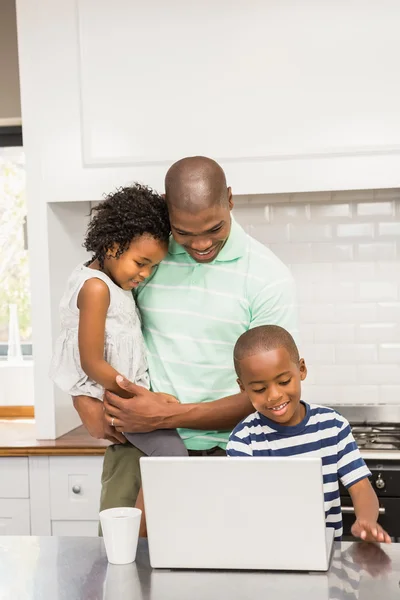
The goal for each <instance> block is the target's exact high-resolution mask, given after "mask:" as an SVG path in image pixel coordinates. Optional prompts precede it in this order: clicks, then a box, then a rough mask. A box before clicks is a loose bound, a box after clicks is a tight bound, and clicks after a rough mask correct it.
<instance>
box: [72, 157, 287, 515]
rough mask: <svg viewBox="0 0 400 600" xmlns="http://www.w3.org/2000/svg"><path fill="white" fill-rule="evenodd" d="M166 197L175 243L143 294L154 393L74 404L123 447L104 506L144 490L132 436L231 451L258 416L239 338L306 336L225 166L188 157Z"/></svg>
mask: <svg viewBox="0 0 400 600" xmlns="http://www.w3.org/2000/svg"><path fill="white" fill-rule="evenodd" d="M165 191H166V201H167V203H168V209H169V214H170V221H171V230H172V236H173V239H171V242H170V247H169V253H168V255H167V257H166V259H165V260H164V261H163V262H162V263H161V265H160V266H159V267H158V269H157V271H156V273H155V274H154V276H153V277H152V278H150V279H149V280H148V282H147V283H146V284H145V285H144V286H143V288H142V289H141V290H140V291H139V292H138V295H137V302H138V305H139V308H140V311H141V314H142V319H143V333H144V337H145V341H146V346H147V351H148V361H149V372H150V379H151V385H152V390H153V391H149V390H146V389H144V388H141V387H138V386H135V385H133V384H131V383H130V382H126V381H125V380H124V381H123V382H122V383H120V385H121V387H123V388H124V389H125V390H127V391H130V392H131V393H132V398H130V399H128V400H126V399H122V398H119V397H118V396H115V395H114V394H112V393H109V392H107V393H106V398H105V401H104V409H105V413H103V411H102V408H103V407H102V406H101V404H96V403H97V401H94V400H93V399H90V398H86V397H78V398H75V400H74V405H75V407H76V409H77V410H78V412H79V414H80V416H81V419H82V422H83V423H84V425H85V426H86V427H87V429H88V430H89V432H90V433H91V434H92V435H94V436H95V437H106V438H107V439H111V441H113V442H116V443H115V445H112V446H110V447H109V448H107V451H106V454H105V458H104V468H103V476H102V497H101V509H102V510H103V509H105V508H110V507H114V506H122V505H123V506H133V505H134V504H135V500H136V496H137V493H138V490H139V487H140V470H139V458H140V456H142V454H141V453H140V452H139V450H137V449H136V448H135V447H133V446H131V445H129V444H123V442H125V440H124V438H123V436H122V434H121V432H122V431H137V432H146V431H153V430H155V429H163V428H164V429H174V428H177V429H178V430H179V432H180V434H181V436H182V438H183V440H184V443H185V445H186V447H187V448H188V449H189V454H201V455H218V454H225V447H226V443H227V440H228V435H229V432H230V431H231V430H232V429H233V428H234V427H235V426H236V425H237V423H239V421H240V420H241V419H243V418H244V417H245V416H247V415H248V414H250V412H251V411H252V410H253V409H252V405H251V404H250V402H249V400H248V399H247V397H246V395H245V394H243V393H237V391H238V386H237V383H236V378H235V372H234V367H233V347H234V345H235V343H236V340H237V339H238V338H239V336H240V335H241V334H242V333H243V332H244V331H247V330H248V329H249V328H252V327H256V326H258V325H265V324H276V325H280V326H281V327H284V328H285V329H287V330H289V331H290V332H291V333H292V335H293V336H294V337H296V336H297V323H296V301H295V289H294V282H293V279H292V277H291V275H290V272H289V270H288V269H287V268H286V267H285V265H283V263H282V262H281V261H280V260H279V259H278V258H277V257H276V256H275V255H274V254H273V253H272V252H271V251H270V250H269V249H268V248H266V247H265V246H263V245H262V244H260V243H259V242H257V241H256V240H254V239H253V238H251V237H250V236H249V235H247V234H246V233H245V232H244V231H243V229H242V228H241V227H240V226H239V225H238V224H237V223H236V222H235V221H234V220H233V219H232V218H231V210H232V208H233V202H232V191H231V188H229V187H227V184H226V179H225V174H224V172H223V170H222V168H221V167H220V166H219V165H218V164H217V163H216V162H215V161H213V160H211V159H209V158H205V157H191V158H184V159H182V160H180V161H178V162H177V163H175V164H174V165H172V167H171V168H170V169H169V171H168V173H167V175H166V179H165ZM159 391H162V392H165V393H168V394H173V395H174V396H176V397H177V398H178V399H179V401H180V403H179V404H175V403H168V402H166V400H165V399H163V398H160V397H159V396H158V395H156V394H154V392H159ZM118 442H122V444H118Z"/></svg>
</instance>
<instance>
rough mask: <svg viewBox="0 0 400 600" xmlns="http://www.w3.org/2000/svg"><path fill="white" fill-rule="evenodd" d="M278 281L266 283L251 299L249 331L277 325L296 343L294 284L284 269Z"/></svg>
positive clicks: (296, 325) (287, 271)
mask: <svg viewBox="0 0 400 600" xmlns="http://www.w3.org/2000/svg"><path fill="white" fill-rule="evenodd" d="M278 277H279V278H278V280H277V281H273V282H272V283H271V282H269V283H267V284H266V285H265V286H264V287H263V288H262V289H261V290H260V291H259V292H258V293H257V295H256V296H255V297H254V298H253V299H252V301H251V305H250V310H251V321H250V329H253V328H254V327H259V326H260V325H279V327H283V328H284V329H286V330H287V331H288V332H289V333H290V334H291V335H292V336H293V337H294V339H295V341H296V342H297V341H298V337H299V335H298V334H299V329H298V317H297V298H296V284H295V282H294V279H293V277H292V275H291V273H290V271H289V270H288V269H286V267H282V274H281V275H279V274H278Z"/></svg>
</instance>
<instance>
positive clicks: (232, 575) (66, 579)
mask: <svg viewBox="0 0 400 600" xmlns="http://www.w3.org/2000/svg"><path fill="white" fill-rule="evenodd" d="M399 579H400V545H399V544H393V545H391V546H382V547H380V546H378V545H372V544H371V545H368V544H363V543H354V544H351V543H342V544H336V545H335V548H334V555H333V558H332V563H331V567H330V570H329V572H328V573H287V572H286V573H273V572H245V571H235V572H226V571H168V570H152V569H151V568H150V565H149V560H148V552H147V543H146V542H145V541H144V540H141V542H140V544H139V548H138V555H137V560H136V563H134V564H131V565H123V566H117V565H109V564H108V563H107V558H106V554H105V550H104V546H103V540H102V539H101V538H72V537H71V538H69V537H66V538H54V537H53V538H51V537H44V538H40V537H0V598H1V600H33V599H39V598H40V600H55V599H57V600H71V599H73V600H119V599H120V598H121V599H124V600H125V599H128V598H134V599H135V600H189V599H190V600H208V599H210V600H213V599H215V600H217V599H218V600H222V599H225V598H227V599H229V600H248V599H249V598H254V599H256V598H278V597H279V600H299V599H300V600H302V599H303V598H304V599H305V598H306V599H307V600H331V599H335V600H350V599H354V600H356V599H357V600H376V599H377V598H384V599H385V600H392V599H393V600H395V599H396V600H397V599H398V598H399Z"/></svg>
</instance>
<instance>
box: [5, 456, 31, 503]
mask: <svg viewBox="0 0 400 600" xmlns="http://www.w3.org/2000/svg"><path fill="white" fill-rule="evenodd" d="M0 498H29V475H28V459H27V458H22V457H15V458H14V457H12V456H11V457H4V458H0Z"/></svg>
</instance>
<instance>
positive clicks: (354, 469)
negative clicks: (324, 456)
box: [337, 415, 390, 543]
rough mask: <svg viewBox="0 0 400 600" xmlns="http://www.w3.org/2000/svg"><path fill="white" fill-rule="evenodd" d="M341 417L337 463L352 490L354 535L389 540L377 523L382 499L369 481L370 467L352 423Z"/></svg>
mask: <svg viewBox="0 0 400 600" xmlns="http://www.w3.org/2000/svg"><path fill="white" fill-rule="evenodd" d="M338 419H340V420H341V421H342V423H341V426H340V430H339V433H338V438H337V457H338V462H337V467H338V476H339V479H340V481H341V482H342V484H343V485H344V486H345V487H346V488H347V489H348V490H349V494H350V497H351V499H352V502H353V506H354V512H355V515H356V521H355V523H354V524H353V527H352V529H351V532H352V534H353V535H354V536H355V537H359V538H361V539H362V540H365V541H368V542H386V543H390V537H389V535H388V534H387V533H386V531H385V530H384V529H382V527H381V526H380V525H378V523H377V520H378V515H379V503H378V499H377V497H376V494H375V492H374V490H373V489H372V486H371V484H370V482H369V477H370V476H371V473H370V470H369V469H368V467H367V465H366V464H365V462H364V459H363V458H362V456H361V454H360V451H359V449H358V446H357V444H356V442H355V439H354V437H353V434H352V432H351V428H350V425H349V423H348V422H347V421H346V419H344V418H343V417H341V416H339V415H338Z"/></svg>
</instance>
